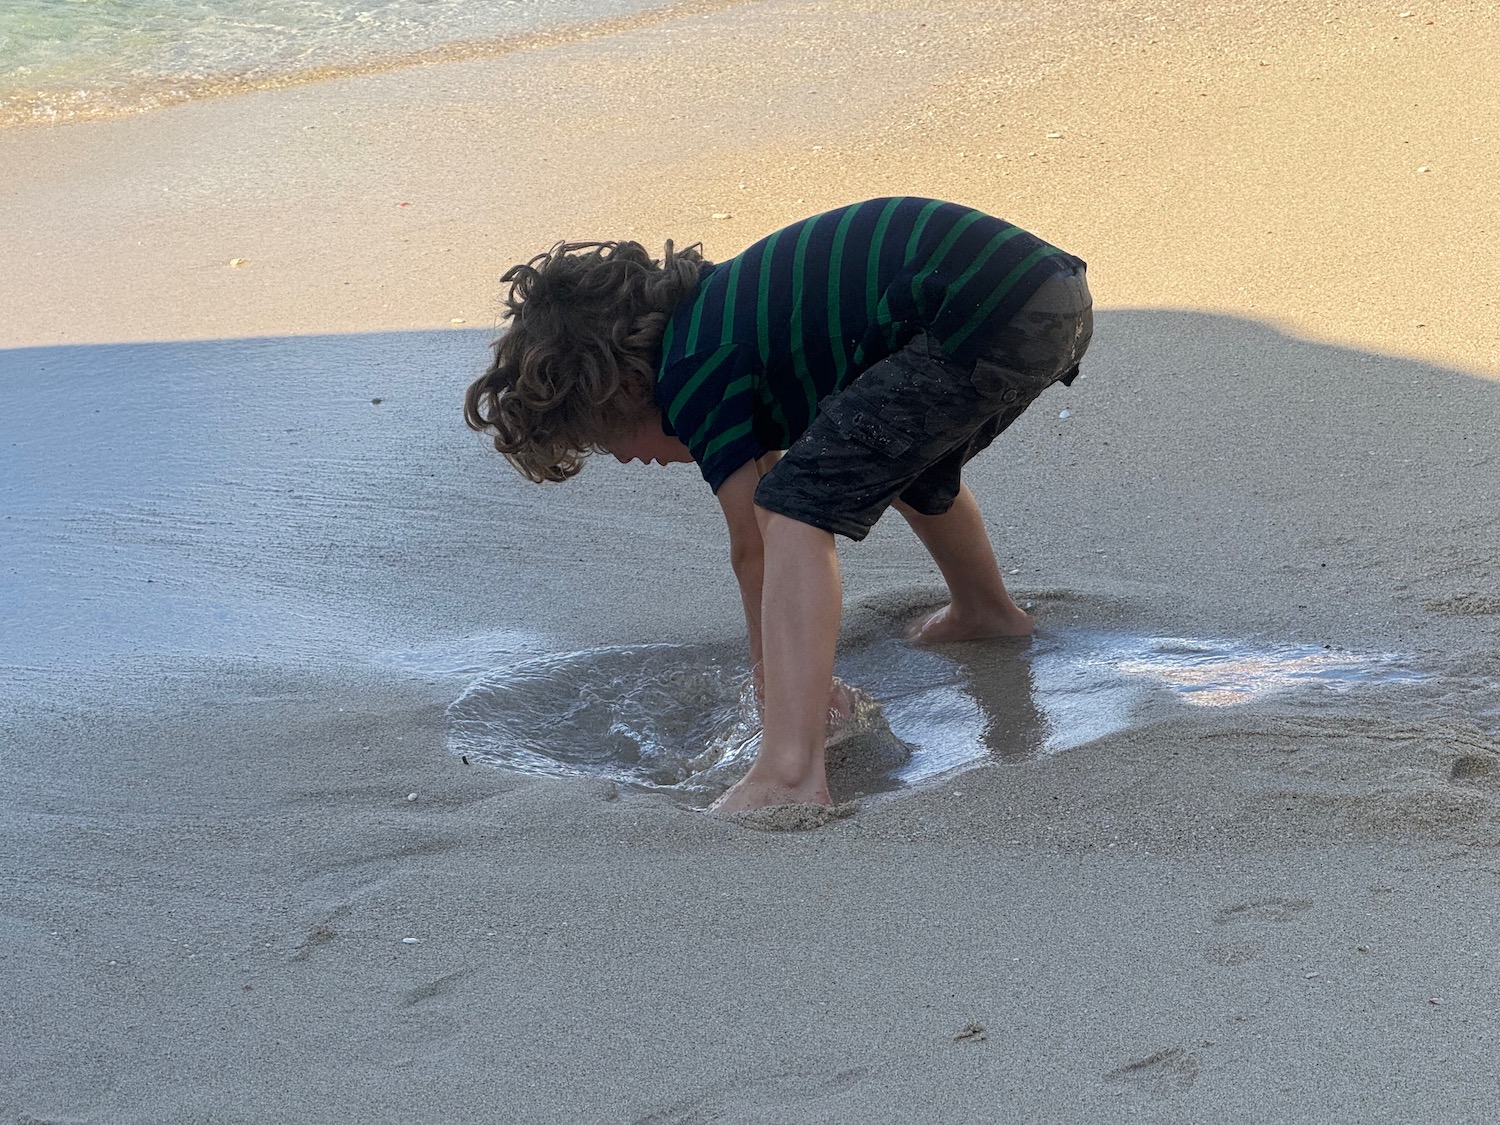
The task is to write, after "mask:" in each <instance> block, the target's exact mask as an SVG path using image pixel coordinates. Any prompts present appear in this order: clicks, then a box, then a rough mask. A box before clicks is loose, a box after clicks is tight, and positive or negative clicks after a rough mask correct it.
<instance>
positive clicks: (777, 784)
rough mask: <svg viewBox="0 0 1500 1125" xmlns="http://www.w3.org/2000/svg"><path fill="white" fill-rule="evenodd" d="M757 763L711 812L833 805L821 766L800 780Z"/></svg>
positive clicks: (728, 790)
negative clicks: (779, 774) (778, 775)
mask: <svg viewBox="0 0 1500 1125" xmlns="http://www.w3.org/2000/svg"><path fill="white" fill-rule="evenodd" d="M759 765H760V763H759V762H757V763H756V764H755V765H754V766H751V767H750V772H749V773H747V774H746V775H745V776H744V777H742V778H740V780H739V781H737V782H735V783H734V784H733V785H731V786H730V787H729V788H728V789H727V790H726V791H725V793H724V795H723V796H722V797H720V798H719V799H718V800H717V801H715V802H714V803H713V804H712V805H710V806H709V810H708V811H709V812H721V813H730V812H741V811H743V810H745V809H763V808H767V807H769V806H771V805H831V804H833V800H832V799H831V798H830V797H829V796H828V779H827V777H826V776H824V773H823V771H822V770H821V769H817V770H813V771H810V772H809V775H808V776H807V777H805V778H802V779H800V780H798V781H795V782H793V781H788V780H786V779H783V778H779V777H776V776H775V775H774V774H773V772H772V771H771V770H760V769H759Z"/></svg>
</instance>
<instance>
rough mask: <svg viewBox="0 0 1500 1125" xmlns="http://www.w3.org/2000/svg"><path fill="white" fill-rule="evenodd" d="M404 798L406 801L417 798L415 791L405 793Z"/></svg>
mask: <svg viewBox="0 0 1500 1125" xmlns="http://www.w3.org/2000/svg"><path fill="white" fill-rule="evenodd" d="M406 799H407V800H408V801H415V800H416V799H417V795H416V794H415V793H408V794H407V795H406Z"/></svg>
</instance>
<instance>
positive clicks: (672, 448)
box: [604, 416, 693, 465]
mask: <svg viewBox="0 0 1500 1125" xmlns="http://www.w3.org/2000/svg"><path fill="white" fill-rule="evenodd" d="M604 448H605V449H607V450H608V451H609V452H610V453H611V454H613V455H614V458H615V460H616V461H618V462H620V464H622V465H628V464H630V462H632V461H639V462H640V463H641V464H642V465H651V464H656V465H671V464H687V463H691V462H692V460H693V455H692V454H691V453H689V452H688V447H687V446H685V445H683V444H682V442H681V441H679V440H678V439H677V438H675V437H668V436H667V434H666V433H665V432H664V431H663V430H662V428H661V419H660V418H659V417H656V416H652V417H649V418H647V419H646V420H645V421H643V422H642V423H641V424H640V425H639V426H638V427H636V429H635V430H633V431H632V432H630V433H628V434H625V435H624V436H622V437H617V438H614V439H612V440H611V441H609V442H606V443H605V446H604Z"/></svg>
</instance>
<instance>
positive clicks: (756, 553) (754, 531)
mask: <svg viewBox="0 0 1500 1125" xmlns="http://www.w3.org/2000/svg"><path fill="white" fill-rule="evenodd" d="M762 471H763V470H762V469H761V466H760V465H759V464H757V463H756V462H754V461H747V462H745V464H743V465H741V466H740V467H739V468H738V469H736V470H735V471H734V473H733V474H731V475H730V477H729V479H728V480H726V481H725V482H724V483H723V484H721V485H720V486H719V491H718V500H719V506H720V507H721V508H723V509H724V522H725V524H727V525H728V527H729V565H730V566H732V567H733V568H734V577H735V581H737V582H738V583H739V587H740V603H741V604H742V605H743V606H744V608H745V631H746V633H748V634H749V637H750V663H751V665H752V667H754V669H755V674H756V679H757V683H758V682H759V678H760V659H761V648H760V595H761V584H762V580H763V579H764V576H765V568H766V561H765V546H764V544H762V542H761V538H760V524H759V523H758V522H757V521H756V518H755V486H756V485H758V484H759V483H760V477H761V473H762Z"/></svg>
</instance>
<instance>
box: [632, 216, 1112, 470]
mask: <svg viewBox="0 0 1500 1125" xmlns="http://www.w3.org/2000/svg"><path fill="white" fill-rule="evenodd" d="M1082 264H1083V263H1082V262H1080V261H1079V260H1078V259H1077V258H1074V257H1072V256H1071V255H1069V254H1065V253H1063V251H1061V250H1059V249H1057V248H1056V247H1054V246H1049V245H1048V244H1047V243H1045V242H1043V241H1042V240H1041V239H1039V238H1037V237H1036V236H1035V235H1032V234H1028V233H1027V232H1026V231H1024V230H1022V229H1021V228H1020V227H1018V226H1015V225H1013V224H1011V223H1007V222H1005V221H1004V220H1003V219H997V218H994V217H992V216H990V215H986V214H984V213H983V212H982V211H975V210H973V209H971V208H968V207H963V206H960V205H959V204H956V203H944V202H942V201H940V200H935V199H919V198H914V197H910V196H905V197H899V198H894V199H871V200H867V201H865V202H864V203H856V204H853V205H851V206H849V207H841V208H839V209H838V210H835V211H827V212H825V213H823V214H821V215H814V216H813V217H812V218H809V219H804V220H802V221H801V222H798V223H793V224H792V225H791V226H789V227H786V228H784V229H782V230H779V231H777V232H776V233H775V234H772V235H769V236H767V237H766V238H763V239H761V240H760V241H759V242H757V243H755V245H753V246H751V247H750V248H749V249H747V250H745V251H744V252H743V253H741V254H739V255H737V256H736V257H734V258H731V259H729V261H727V262H720V263H719V264H717V265H715V266H713V267H712V268H711V269H710V270H708V271H706V272H705V273H704V274H703V275H702V277H701V279H700V281H699V285H698V289H697V291H696V293H695V294H694V295H693V296H692V297H690V298H688V299H687V300H685V301H684V302H683V303H682V304H681V305H680V306H678V308H677V309H676V310H675V311H674V312H673V314H672V317H671V319H670V320H669V321H668V322H667V327H666V329H665V332H664V334H663V336H662V355H661V361H660V364H659V366H658V368H657V384H656V398H657V402H658V403H659V404H660V405H661V408H662V414H663V417H664V419H665V422H666V425H667V428H668V430H669V432H671V433H674V434H675V435H676V436H677V437H678V438H679V439H680V440H681V441H682V442H683V443H684V444H685V445H686V446H687V447H688V450H689V452H691V453H692V455H693V458H694V460H696V461H697V462H698V466H699V468H700V469H701V470H702V472H703V477H704V479H705V480H706V481H708V483H709V485H710V487H712V488H713V490H714V491H715V492H717V491H718V490H719V486H720V485H722V484H723V483H724V481H725V480H727V479H728V478H729V476H730V474H732V473H733V472H734V471H735V470H736V469H738V468H739V467H740V466H741V465H743V464H745V462H747V461H750V460H753V459H754V458H756V457H759V456H761V455H762V454H764V453H766V452H769V451H770V450H773V449H786V448H787V447H788V446H790V445H791V443H792V442H794V441H795V440H796V439H797V438H798V437H799V436H801V434H802V432H803V431H804V430H806V429H807V427H808V425H809V424H811V422H812V420H813V417H814V416H815V415H816V414H817V412H818V403H819V402H820V401H822V400H823V399H824V398H825V397H827V396H828V395H831V394H833V393H834V392H835V391H838V390H841V389H842V388H843V387H845V386H847V385H848V384H849V383H850V382H852V381H853V380H854V379H855V378H857V377H858V375H859V374H860V372H862V371H865V370H867V369H868V368H870V367H871V366H872V365H873V364H875V363H877V362H879V361H880V360H882V359H884V358H885V357H886V356H888V355H890V354H891V353H892V352H894V351H896V350H898V349H900V348H901V347H903V346H905V344H906V343H907V341H909V340H910V339H911V337H912V336H914V335H915V334H916V333H917V332H918V331H926V332H927V333H928V334H929V335H931V336H932V338H933V339H935V340H936V341H937V342H938V344H939V345H940V346H941V347H942V348H943V351H944V352H945V353H947V354H948V355H949V356H951V357H952V358H953V359H955V360H958V361H960V362H968V361H970V360H972V359H974V358H977V356H976V353H977V350H978V349H979V348H981V347H982V346H983V343H984V338H985V336H986V331H985V330H986V329H987V328H989V327H991V326H994V325H1003V324H1005V323H1006V322H1008V321H1009V320H1010V318H1011V317H1012V316H1013V315H1014V314H1015V312H1016V310H1017V309H1019V308H1020V307H1021V305H1023V304H1025V303H1026V300H1027V299H1028V298H1029V297H1030V296H1031V295H1032V294H1033V293H1035V292H1036V290H1037V288H1038V287H1039V286H1040V285H1041V284H1042V282H1044V281H1046V280H1047V279H1048V278H1049V277H1052V276H1053V275H1054V274H1056V273H1058V272H1060V271H1062V270H1063V269H1066V268H1070V267H1076V266H1081V265H1082Z"/></svg>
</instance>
